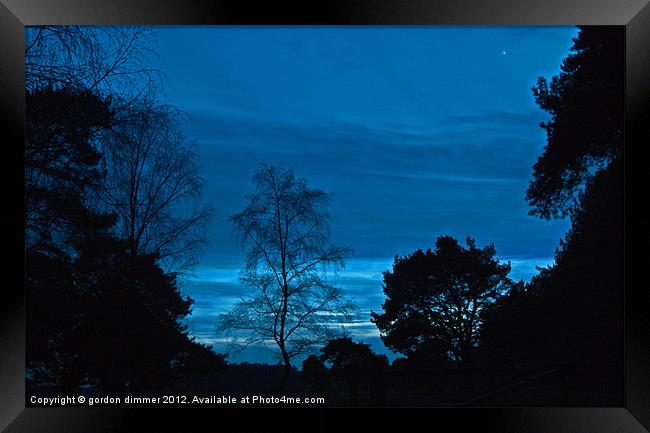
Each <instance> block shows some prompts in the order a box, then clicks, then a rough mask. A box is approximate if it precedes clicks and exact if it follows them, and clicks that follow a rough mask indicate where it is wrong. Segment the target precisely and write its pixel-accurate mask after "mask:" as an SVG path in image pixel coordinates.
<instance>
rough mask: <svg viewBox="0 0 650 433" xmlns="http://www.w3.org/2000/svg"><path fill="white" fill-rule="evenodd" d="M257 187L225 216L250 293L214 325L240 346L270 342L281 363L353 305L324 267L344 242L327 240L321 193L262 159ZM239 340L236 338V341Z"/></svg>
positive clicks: (324, 336) (329, 331)
mask: <svg viewBox="0 0 650 433" xmlns="http://www.w3.org/2000/svg"><path fill="white" fill-rule="evenodd" d="M253 180H254V182H255V184H256V186H257V189H256V192H255V193H254V194H251V195H249V196H248V205H247V207H246V209H244V211H243V212H241V213H238V214H236V215H234V216H233V217H232V218H231V220H232V223H233V228H234V231H235V233H236V235H237V236H238V237H239V240H240V241H241V244H242V246H243V247H244V248H246V250H247V257H246V262H245V264H244V266H243V268H242V271H241V282H242V283H243V284H244V285H246V286H249V287H251V288H253V293H252V294H251V295H250V296H248V297H246V298H244V299H243V300H242V301H240V302H239V303H238V304H236V305H235V306H234V307H233V308H232V309H231V310H230V311H229V312H228V313H226V314H222V315H221V317H220V328H221V329H223V330H225V331H228V332H234V333H235V334H236V335H237V337H238V338H240V339H241V338H243V339H244V340H243V344H244V345H250V344H254V343H266V342H273V343H274V344H275V345H276V346H277V348H278V351H279V352H280V356H281V358H282V362H283V363H284V366H285V370H284V371H285V374H284V376H283V379H282V384H281V386H284V383H285V382H286V379H287V377H288V374H289V372H290V371H291V360H292V358H294V357H295V356H298V355H301V354H304V353H306V352H308V351H310V350H312V349H313V348H314V347H315V345H317V344H319V343H324V342H325V341H327V340H328V339H330V338H332V337H333V336H335V335H336V333H337V329H336V327H335V326H334V325H336V324H341V323H345V322H346V321H348V320H349V319H350V317H351V315H352V313H353V311H354V305H353V304H352V303H350V302H348V301H346V300H345V299H344V297H343V294H342V292H341V290H340V289H339V288H337V287H336V286H334V285H333V284H332V283H331V282H330V281H329V280H328V279H327V274H326V271H327V270H328V269H336V268H339V267H341V266H343V265H344V260H345V258H346V257H348V256H349V255H350V253H351V250H350V248H347V247H340V246H336V245H333V244H331V243H330V241H329V224H328V213H327V204H328V195H327V194H326V193H325V192H324V191H322V190H320V189H312V188H309V187H308V186H307V182H306V181H305V180H304V179H298V178H296V177H295V176H294V174H293V172H292V171H291V170H287V169H284V168H282V167H278V166H268V165H263V166H262V167H261V168H260V169H259V170H258V171H257V173H256V174H255V176H254V177H253ZM240 341H241V340H240Z"/></svg>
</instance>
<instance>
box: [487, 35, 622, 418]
mask: <svg viewBox="0 0 650 433" xmlns="http://www.w3.org/2000/svg"><path fill="white" fill-rule="evenodd" d="M623 60H624V33H623V30H622V29H618V28H613V27H601V26H588V27H580V33H579V35H578V37H577V38H576V39H575V40H574V46H573V48H572V52H571V54H570V55H569V56H568V57H567V58H566V59H565V60H564V62H563V64H562V71H561V73H560V74H559V75H558V76H555V77H553V78H552V80H551V82H550V83H548V82H547V81H546V80H544V79H540V80H539V81H538V85H537V86H536V87H535V88H534V89H533V93H534V95H535V97H536V101H537V103H538V105H539V106H540V107H541V108H543V109H544V110H546V111H548V112H549V113H550V114H551V120H550V121H549V122H548V123H545V124H542V127H544V128H545V129H546V130H547V137H548V141H547V146H546V148H545V149H544V153H543V154H542V155H541V156H540V158H539V159H538V162H537V164H536V165H535V167H534V170H535V172H534V178H533V180H532V182H531V183H530V186H529V188H528V191H527V194H528V199H529V203H530V205H531V213H532V214H534V215H538V216H541V217H543V218H553V217H562V216H567V215H568V216H570V217H571V228H570V230H569V231H568V232H567V234H566V235H565V237H564V239H563V240H562V241H561V242H560V246H559V247H558V249H557V250H556V253H555V263H554V264H553V265H552V266H550V267H548V268H544V269H541V270H540V272H539V274H538V275H536V276H535V277H533V279H532V280H531V282H530V284H527V285H526V287H525V288H524V289H521V288H519V289H518V290H517V291H516V292H511V293H510V294H509V295H508V296H506V297H504V298H503V299H502V300H501V301H500V302H499V303H497V304H495V305H494V306H493V308H490V309H489V310H487V311H486V314H485V326H484V331H483V335H482V342H483V347H482V352H483V356H484V359H486V360H490V361H491V362H504V361H505V362H512V361H515V362H518V361H527V362H554V363H578V365H580V371H581V372H582V373H583V375H587V377H589V379H588V380H585V381H583V382H582V383H579V384H576V383H575V382H571V381H575V380H578V379H568V380H567V382H566V384H565V386H566V387H567V388H568V389H571V388H576V389H578V388H579V389H581V392H582V395H586V396H588V397H587V399H582V400H575V401H574V403H575V404H593V403H594V398H598V399H599V400H598V402H599V404H611V405H619V404H620V402H621V401H622V398H623V389H622V383H623V376H622V372H623V367H622V362H623V283H624V277H623V272H624V261H623V258H624V235H625V234H624V230H623V227H624V219H623V218H624V213H623V212H624V204H623V197H624V183H623V116H624V107H623V98H624V96H623V95H624V80H623V77H624V75H623V73H624V68H623ZM549 316H550V317H551V318H552V320H549ZM589 375H590V376H589ZM572 377H577V375H573V376H572ZM583 377H584V376H583ZM607 381H610V382H609V383H607ZM572 394H575V393H573V392H572Z"/></svg>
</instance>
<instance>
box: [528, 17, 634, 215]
mask: <svg viewBox="0 0 650 433" xmlns="http://www.w3.org/2000/svg"><path fill="white" fill-rule="evenodd" d="M623 32H624V30H623V29H621V28H617V27H612V26H585V27H580V33H579V34H578V36H577V38H575V39H574V41H573V46H572V48H571V54H570V55H569V56H567V57H566V58H565V59H564V61H563V62H562V66H561V72H560V74H559V75H556V76H554V77H553V78H552V79H551V81H550V82H549V81H548V80H546V79H545V78H543V77H540V78H539V79H538V81H537V85H536V86H535V87H534V88H533V94H534V96H535V101H536V102H537V105H539V106H540V108H542V109H543V110H545V111H547V112H548V113H549V114H550V115H551V119H550V120H549V121H548V122H546V123H542V124H541V126H542V127H543V128H544V129H545V130H546V133H547V137H548V138H547V144H546V147H545V148H544V152H543V153H542V155H541V156H540V157H539V158H538V160H537V162H536V164H535V165H534V167H533V170H534V173H533V180H532V181H531V182H530V185H529V187H528V190H527V192H526V197H527V199H528V202H529V203H530V205H531V210H530V213H531V214H532V215H537V216H540V217H543V218H547V219H548V218H555V217H564V216H567V215H568V214H569V210H570V207H571V206H572V205H573V202H574V199H575V198H576V193H577V192H578V191H579V189H580V188H582V187H584V185H585V182H586V181H587V179H589V178H590V177H591V176H592V175H593V174H594V172H595V171H598V170H601V169H603V168H605V167H607V165H608V164H610V163H611V162H612V161H613V160H614V159H616V158H618V157H620V156H621V152H622V150H623V119H624V117H623V116H624V113H625V107H624V99H623V98H624V93H623V83H624V68H623V66H622V65H623V62H624V53H625V50H624V39H623Z"/></svg>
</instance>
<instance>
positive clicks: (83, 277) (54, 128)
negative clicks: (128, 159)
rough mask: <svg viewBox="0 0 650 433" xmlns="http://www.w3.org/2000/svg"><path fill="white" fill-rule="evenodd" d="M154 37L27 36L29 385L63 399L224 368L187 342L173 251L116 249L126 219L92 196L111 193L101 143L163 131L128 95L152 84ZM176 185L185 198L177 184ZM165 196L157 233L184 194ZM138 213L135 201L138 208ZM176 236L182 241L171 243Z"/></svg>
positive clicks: (53, 32)
mask: <svg viewBox="0 0 650 433" xmlns="http://www.w3.org/2000/svg"><path fill="white" fill-rule="evenodd" d="M147 34H148V33H146V32H144V33H143V30H142V29H140V28H129V29H126V28H125V29H112V28H106V29H90V28H83V27H68V26H63V27H38V28H30V29H28V31H27V48H26V81H27V83H26V87H27V92H26V106H27V111H26V144H25V188H26V239H25V241H26V242H25V246H26V289H27V305H28V309H27V330H28V335H27V378H28V383H30V384H34V383H39V382H40V383H43V382H45V383H48V384H50V385H54V386H55V387H57V388H58V389H59V390H63V391H66V392H72V391H74V390H75V388H76V387H78V386H80V385H81V384H86V385H91V386H95V387H97V388H99V389H101V390H104V391H106V392H118V391H126V390H129V391H140V390H145V389H148V390H151V389H152V388H155V387H157V386H160V385H162V384H164V383H168V382H169V381H170V380H171V378H172V376H173V375H174V374H175V373H176V372H178V371H187V369H191V368H195V369H197V370H200V371H208V370H211V371H214V369H217V370H218V369H220V368H222V367H223V366H224V365H225V361H224V359H223V357H222V356H220V355H217V354H215V353H213V352H212V350H211V348H209V347H206V346H203V345H201V344H198V343H196V342H194V341H193V340H191V339H190V338H189V337H188V334H187V331H186V329H185V325H183V322H182V319H183V318H184V317H185V316H186V315H187V314H189V312H190V305H191V303H192V301H191V299H189V298H183V297H181V295H180V293H179V290H178V287H177V281H176V274H174V273H170V272H168V269H166V270H163V269H162V268H161V266H160V264H159V262H160V261H161V257H160V254H159V252H161V251H162V252H163V253H164V252H167V251H165V250H164V249H163V248H152V249H147V248H133V247H132V243H129V242H126V241H125V240H124V239H119V238H116V237H115V234H116V233H119V230H118V228H119V226H116V225H115V223H116V221H119V220H120V217H121V215H120V214H119V212H118V213H117V214H116V213H114V212H115V211H117V210H120V209H119V208H118V207H117V206H115V207H110V206H105V205H101V204H100V203H99V202H98V195H97V193H98V192H99V191H102V190H103V189H104V188H105V187H106V186H107V185H108V184H111V185H114V183H107V177H106V172H107V168H112V166H110V165H109V164H107V163H108V159H107V157H108V155H107V151H108V150H109V148H108V147H107V146H106V142H105V141H104V142H100V140H99V139H100V138H106V137H107V136H108V134H107V133H108V132H110V131H117V130H120V131H121V130H124V129H125V128H126V126H127V125H130V124H133V122H135V120H136V119H137V120H142V119H144V118H146V119H148V120H149V121H152V119H156V117H155V116H153V115H152V114H154V112H155V110H154V109H153V108H152V107H159V106H158V105H156V104H152V101H151V100H150V99H148V98H150V97H151V95H150V94H147V95H143V94H140V93H137V92H136V93H134V92H133V89H134V87H130V85H131V84H133V83H134V82H136V81H137V82H147V81H148V80H149V79H150V78H151V76H150V75H149V72H150V71H145V70H143V69H142V68H141V66H142V65H143V63H140V62H141V61H144V60H143V59H142V58H140V56H141V54H142V50H143V49H145V47H144V46H142V45H141V44H142V43H143V41H145V40H147V38H148V36H147ZM125 83H127V84H125ZM124 86H126V87H127V88H125V87H124ZM134 107H147V108H148V109H147V110H141V109H138V110H135V108H134ZM135 112H137V114H134V113H135ZM158 125H159V126H160V124H158ZM148 126H151V125H148ZM166 132H168V131H166ZM171 136H173V134H168V136H167V137H171ZM155 144H156V145H159V146H160V147H163V146H164V147H165V150H166V151H167V153H164V152H163V151H162V150H161V149H160V147H159V148H157V153H156V157H155V158H153V159H155V161H153V162H152V161H151V160H149V161H148V163H149V164H150V166H151V165H154V166H155V165H156V164H158V165H159V166H165V164H169V163H170V162H169V161H171V160H174V159H173V158H171V157H168V158H167V159H165V158H162V156H169V155H175V156H178V158H179V159H183V158H186V159H188V158H190V156H188V155H189V152H188V151H187V152H186V150H187V149H186V148H182V146H174V145H175V144H176V143H175V142H171V140H162V141H160V142H156V143H155ZM102 145H103V146H102ZM132 148H133V147H132ZM132 148H131V149H132ZM179 149H182V151H179ZM124 151H126V149H124ZM190 159H191V158H190ZM174 161H175V160H174ZM187 166H191V164H187V165H182V164H181V165H180V166H179V165H176V166H174V169H175V170H167V171H166V172H165V171H164V170H161V171H158V172H157V173H159V174H165V173H166V174H167V175H168V176H169V177H171V178H172V179H175V180H177V179H179V178H181V179H185V178H186V177H183V176H185V175H186V174H187V171H184V170H182V168H184V167H187ZM138 168H139V170H140V171H139V173H140V172H142V171H144V170H143V169H142V165H140V166H138ZM172 171H173V173H171V172H172ZM146 173H147V175H149V172H148V171H147V172H146ZM170 173H171V174H170ZM174 176H176V177H174ZM112 179H113V178H112ZM194 181H195V179H192V180H191V181H190V182H194ZM133 184H135V183H133ZM133 184H132V185H133ZM143 185H144V186H143ZM158 185H159V184H156V187H158ZM175 185H176V186H179V188H180V182H178V183H177V184H175ZM193 185H194V184H193ZM140 186H143V188H145V192H144V193H146V194H148V193H151V191H152V189H149V190H147V189H146V187H148V186H149V184H146V183H144V182H142V183H137V185H136V187H135V188H136V189H137V188H139V187H140ZM169 188H171V189H173V188H174V187H173V186H172V187H169ZM159 189H160V190H163V189H164V188H163V187H160V188H159ZM181 191H186V190H182V189H181ZM161 194H162V193H161ZM164 194H166V195H165V200H163V201H162V202H161V201H160V200H153V199H152V200H151V202H152V203H153V205H154V206H155V207H156V211H155V212H154V213H153V216H152V213H151V212H150V213H148V214H146V215H147V218H148V219H150V220H151V221H153V222H151V221H149V223H150V226H153V225H154V224H157V226H156V227H157V228H158V229H159V230H160V227H161V224H160V217H159V215H160V214H161V213H162V212H160V211H159V208H165V211H168V210H169V207H170V206H171V205H170V203H171V202H174V204H175V200H177V199H178V197H179V194H182V193H177V194H176V195H174V194H169V193H168V191H167V190H165V191H164ZM136 195H137V194H136ZM138 197H139V196H138ZM147 197H148V198H150V197H149V196H147ZM151 197H154V198H158V197H159V196H156V195H155V194H151ZM169 197H173V198H169ZM161 203H162V204H161ZM141 204H142V201H137V205H136V206H140V205H141ZM165 215H168V214H165ZM156 218H158V219H156ZM166 228H169V227H168V226H166ZM170 233H172V234H173V233H177V232H174V231H172V230H170V231H169V233H167V234H166V235H167V236H171V234H170ZM149 235H150V232H147V233H146V235H142V236H141V238H142V239H145V236H149Z"/></svg>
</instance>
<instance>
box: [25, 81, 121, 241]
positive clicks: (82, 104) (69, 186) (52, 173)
mask: <svg viewBox="0 0 650 433" xmlns="http://www.w3.org/2000/svg"><path fill="white" fill-rule="evenodd" d="M112 117H113V112H112V110H111V108H110V102H109V101H107V100H105V99H102V98H100V97H99V96H97V95H96V94H95V93H93V92H90V91H87V90H73V89H69V88H60V89H54V88H51V87H46V88H42V89H38V90H35V91H33V92H27V95H26V140H25V194H26V248H27V250H28V251H34V250H37V251H40V252H45V251H46V250H47V251H48V252H49V253H54V252H55V251H58V253H59V254H65V251H66V249H69V245H70V238H71V237H74V236H75V235H78V234H79V233H80V232H81V231H82V230H81V229H82V228H83V226H86V230H87V229H88V228H89V227H91V226H95V228H98V227H100V226H103V227H108V226H110V225H111V224H112V222H113V221H112V219H111V218H109V216H108V215H106V214H102V213H100V212H98V211H97V210H94V209H92V208H91V207H90V206H89V205H88V199H89V195H90V194H91V193H92V191H93V190H94V189H95V188H97V187H98V185H99V184H100V183H101V181H102V180H103V178H104V175H103V172H102V171H101V169H100V158H101V154H100V153H99V152H98V151H97V149H96V148H95V147H94V145H93V142H92V140H93V133H94V131H96V130H97V129H100V128H104V127H106V126H107V125H109V124H110V122H111V121H112Z"/></svg>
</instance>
